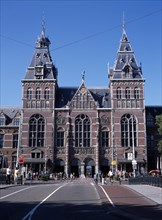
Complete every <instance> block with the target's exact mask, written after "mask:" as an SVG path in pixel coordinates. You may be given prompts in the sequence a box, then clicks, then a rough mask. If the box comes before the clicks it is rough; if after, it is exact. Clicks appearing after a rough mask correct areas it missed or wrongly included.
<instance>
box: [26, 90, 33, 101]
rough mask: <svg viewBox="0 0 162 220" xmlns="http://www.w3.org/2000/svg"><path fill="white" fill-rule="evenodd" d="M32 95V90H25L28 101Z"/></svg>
mask: <svg viewBox="0 0 162 220" xmlns="http://www.w3.org/2000/svg"><path fill="white" fill-rule="evenodd" d="M32 93H33V91H32V88H28V89H27V99H28V100H31V99H32Z"/></svg>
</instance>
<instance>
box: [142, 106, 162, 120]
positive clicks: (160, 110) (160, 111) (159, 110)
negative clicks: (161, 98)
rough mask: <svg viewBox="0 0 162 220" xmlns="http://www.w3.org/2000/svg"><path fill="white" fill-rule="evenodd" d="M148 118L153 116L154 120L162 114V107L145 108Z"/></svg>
mask: <svg viewBox="0 0 162 220" xmlns="http://www.w3.org/2000/svg"><path fill="white" fill-rule="evenodd" d="M145 109H146V117H147V116H148V115H152V116H153V117H154V118H155V117H156V116H157V115H161V114H162V106H145Z"/></svg>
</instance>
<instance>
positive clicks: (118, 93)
mask: <svg viewBox="0 0 162 220" xmlns="http://www.w3.org/2000/svg"><path fill="white" fill-rule="evenodd" d="M116 98H117V99H121V88H120V87H118V88H117V90H116Z"/></svg>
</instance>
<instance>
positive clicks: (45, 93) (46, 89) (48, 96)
mask: <svg viewBox="0 0 162 220" xmlns="http://www.w3.org/2000/svg"><path fill="white" fill-rule="evenodd" d="M44 98H45V100H49V98H50V90H49V88H45V91H44Z"/></svg>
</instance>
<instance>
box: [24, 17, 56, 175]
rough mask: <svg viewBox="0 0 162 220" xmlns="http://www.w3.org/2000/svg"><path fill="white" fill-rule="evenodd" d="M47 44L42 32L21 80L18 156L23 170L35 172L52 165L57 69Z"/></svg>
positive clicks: (43, 30)
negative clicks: (22, 163)
mask: <svg viewBox="0 0 162 220" xmlns="http://www.w3.org/2000/svg"><path fill="white" fill-rule="evenodd" d="M49 45H50V40H49V39H48V38H47V37H46V36H45V26H44V21H43V22H42V32H41V34H40V36H39V37H38V39H37V41H36V46H35V51H34V55H33V57H32V60H31V63H30V65H29V67H28V68H27V71H26V75H25V77H24V79H23V80H22V90H23V92H22V105H23V107H22V123H21V124H22V129H21V141H20V142H21V143H20V154H22V155H24V160H25V161H24V162H25V164H26V165H27V168H32V169H33V170H34V171H35V172H37V171H38V170H42V169H43V167H44V164H45V171H46V168H47V167H51V168H52V164H53V145H54V144H53V142H54V137H53V132H54V121H55V116H54V109H55V93H56V90H57V68H56V67H55V65H54V64H53V62H52V59H51V55H50V52H49Z"/></svg>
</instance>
